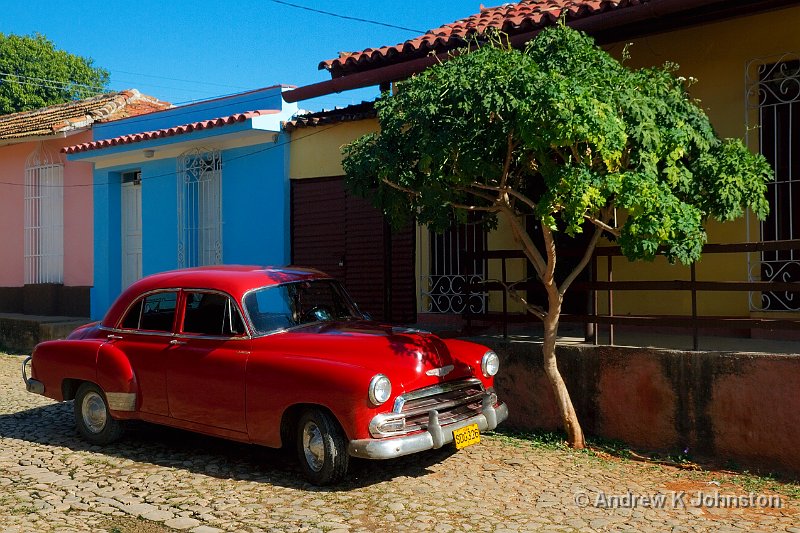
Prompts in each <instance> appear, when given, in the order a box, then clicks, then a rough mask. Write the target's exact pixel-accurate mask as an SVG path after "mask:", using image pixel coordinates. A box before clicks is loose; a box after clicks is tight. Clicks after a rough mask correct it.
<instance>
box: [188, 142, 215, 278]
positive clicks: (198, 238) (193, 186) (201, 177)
mask: <svg viewBox="0 0 800 533" xmlns="http://www.w3.org/2000/svg"><path fill="white" fill-rule="evenodd" d="M221 263H222V160H221V157H220V152H219V151H218V150H206V149H200V148H198V149H193V150H191V151H189V152H186V153H184V154H183V155H181V156H180V157H179V158H178V266H179V267H194V266H204V265H218V264H221Z"/></svg>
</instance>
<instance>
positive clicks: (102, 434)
mask: <svg viewBox="0 0 800 533" xmlns="http://www.w3.org/2000/svg"><path fill="white" fill-rule="evenodd" d="M75 425H76V426H77V428H78V433H80V434H81V437H83V438H84V439H86V440H87V441H89V442H91V443H92V444H101V445H102V444H110V443H112V442H114V441H115V440H118V439H119V438H120V437H121V436H122V422H120V421H119V420H114V419H113V418H111V413H109V410H108V402H107V401H106V395H105V394H104V393H103V391H102V389H100V387H98V386H97V385H95V384H94V383H88V382H86V383H82V384H81V386H80V387H78V391H77V392H76V393H75Z"/></svg>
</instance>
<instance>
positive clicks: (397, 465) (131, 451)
mask: <svg viewBox="0 0 800 533" xmlns="http://www.w3.org/2000/svg"><path fill="white" fill-rule="evenodd" d="M72 409H73V406H72V402H62V403H55V404H51V405H46V406H43V407H37V408H34V409H29V410H25V411H20V412H16V413H11V414H3V415H0V437H2V438H7V439H17V440H21V441H26V442H33V443H38V444H43V445H48V446H63V447H66V448H69V449H71V450H73V451H89V452H93V453H98V454H104V455H107V456H111V457H118V458H123V459H129V460H131V461H135V462H139V463H150V464H154V465H158V466H164V467H171V468H178V469H184V470H186V471H187V472H191V473H193V474H201V475H205V476H211V477H215V478H220V479H236V480H251V481H255V482H263V483H269V484H273V485H279V486H283V487H288V488H295V489H301V490H307V491H324V492H329V491H347V490H351V489H355V488H360V487H364V486H369V485H373V484H376V483H380V482H382V481H388V480H391V479H394V478H397V477H419V476H424V475H427V474H430V473H431V470H430V469H429V468H430V467H431V466H432V465H434V464H437V463H439V462H441V461H443V460H445V459H446V458H447V457H449V456H450V455H452V454H453V453H454V452H455V449H453V448H451V447H446V448H442V449H440V450H432V451H430V452H423V453H419V454H415V455H412V456H408V457H401V458H399V459H392V460H388V461H367V460H360V459H351V463H350V472H349V474H348V479H347V480H346V481H345V482H343V483H341V484H339V485H337V486H334V487H315V486H313V485H310V484H308V483H307V482H306V481H305V480H304V478H303V477H302V474H301V472H300V467H299V465H298V463H297V459H296V454H295V451H294V448H292V449H291V450H288V449H272V448H265V447H261V446H255V445H250V444H242V443H238V442H233V441H228V440H224V439H219V438H215V437H209V436H205V435H200V434H198V433H192V432H189V431H183V430H179V429H174V428H168V427H164V426H158V425H154V424H147V423H144V422H130V423H128V426H127V428H126V432H125V435H124V436H123V438H122V439H121V440H120V441H118V442H116V443H114V444H110V445H107V446H103V447H100V446H93V445H91V444H88V443H87V442H85V441H83V440H82V439H81V438H80V437H79V436H78V433H77V431H76V430H75V423H74V418H73V412H72ZM20 459H25V457H20Z"/></svg>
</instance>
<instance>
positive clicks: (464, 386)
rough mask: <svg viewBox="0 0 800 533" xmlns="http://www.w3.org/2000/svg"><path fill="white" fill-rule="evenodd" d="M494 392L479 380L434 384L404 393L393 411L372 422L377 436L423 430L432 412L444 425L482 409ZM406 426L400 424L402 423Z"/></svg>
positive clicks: (371, 430)
mask: <svg viewBox="0 0 800 533" xmlns="http://www.w3.org/2000/svg"><path fill="white" fill-rule="evenodd" d="M492 393H493V391H491V390H489V391H485V390H484V389H483V384H482V383H481V382H480V381H479V380H477V379H465V380H459V381H453V382H448V383H442V384H439V385H433V386H431V387H425V388H424V389H418V390H415V391H411V392H408V393H406V394H403V395H401V396H399V397H398V398H397V400H395V404H394V411H393V413H389V414H385V415H379V416H377V417H375V419H373V421H372V423H371V424H370V433H371V434H372V435H373V436H374V437H389V436H397V435H404V434H407V433H413V432H415V431H421V430H424V429H426V428H427V427H428V421H429V413H430V412H431V411H433V410H435V411H436V412H437V413H438V419H439V423H440V424H441V425H443V426H446V425H448V424H453V423H456V422H459V421H461V420H465V419H467V418H469V417H471V416H475V415H476V414H478V413H480V412H481V402H482V401H483V399H484V398H485V397H486V396H487V395H490V394H492ZM400 425H401V426H402V427H398V426H400Z"/></svg>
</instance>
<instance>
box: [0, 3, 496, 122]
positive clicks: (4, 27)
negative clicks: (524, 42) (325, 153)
mask: <svg viewBox="0 0 800 533" xmlns="http://www.w3.org/2000/svg"><path fill="white" fill-rule="evenodd" d="M290 1H292V2H293V3H297V4H300V5H305V6H308V7H312V8H316V9H320V10H325V11H332V12H336V13H340V14H342V15H349V16H354V17H360V18H367V19H371V20H376V21H380V22H386V23H390V24H395V25H398V26H404V27H408V28H414V29H420V30H427V29H430V28H433V27H437V26H439V25H441V24H444V23H448V22H452V21H454V20H457V19H460V18H464V17H467V16H469V15H471V14H473V13H476V12H478V10H479V7H480V1H479V0H467V1H461V0H442V1H439V2H431V3H422V4H419V3H417V4H414V3H412V4H408V3H406V4H401V3H399V2H398V3H392V2H376V1H369V2H366V1H356V0H290ZM497 3H500V2H497ZM488 4H489V5H494V4H493V3H491V2H488ZM408 6H411V7H412V8H409V7H408ZM0 12H2V17H1V18H0V32H2V33H5V34H9V33H14V34H31V33H34V32H39V33H42V34H44V35H46V36H47V37H48V38H49V39H51V40H52V41H54V42H55V44H56V46H57V47H58V48H61V49H63V50H66V51H68V52H71V53H74V54H78V55H82V56H87V57H91V58H92V59H94V61H95V65H96V66H101V67H103V68H105V69H107V70H109V71H110V72H111V88H112V89H126V88H131V87H133V88H137V89H139V90H140V91H142V92H143V93H146V94H150V95H153V96H156V97H158V98H161V99H163V100H167V101H170V102H173V103H182V102H188V101H193V100H198V99H205V98H211V97H214V96H219V95H222V94H230V93H235V92H241V91H245V90H248V89H254V88H258V87H265V86H269V85H274V84H278V83H284V84H291V85H299V86H302V85H308V84H311V83H316V82H319V81H324V80H327V79H330V76H329V75H328V74H327V72H326V71H320V70H318V69H317V65H318V64H319V62H320V61H322V60H324V59H330V58H333V57H336V55H337V53H338V52H339V51H340V50H342V51H344V50H346V51H355V50H363V49H365V48H369V47H378V46H383V45H393V44H397V43H400V42H402V41H404V40H406V39H409V38H413V37H416V36H417V35H419V34H417V33H415V32H409V31H404V30H399V29H392V28H387V27H382V26H377V25H372V24H365V23H361V22H356V21H351V20H343V19H340V18H334V17H330V16H326V15H321V14H315V13H311V12H308V11H303V10H299V9H295V8H291V7H288V6H284V5H280V4H276V3H274V2H271V1H269V0H244V1H239V0H237V1H224V0H213V1H212V0H194V1H191V2H190V1H184V0H181V1H174V0H161V1H155V0H138V1H135V2H127V1H123V2H109V1H103V2H100V1H96V0H82V1H79V2H63V1H56V2H54V1H52V0H49V1H45V0H24V1H20V0H0ZM375 94H377V91H376V90H369V89H366V90H360V91H349V92H346V93H340V94H338V95H332V96H330V97H323V98H319V99H315V100H309V101H306V102H300V105H301V107H303V108H305V109H312V110H318V109H321V108H331V107H334V106H343V105H348V104H351V103H358V102H360V101H362V100H364V99H371V97H373V96H374V95H375Z"/></svg>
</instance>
